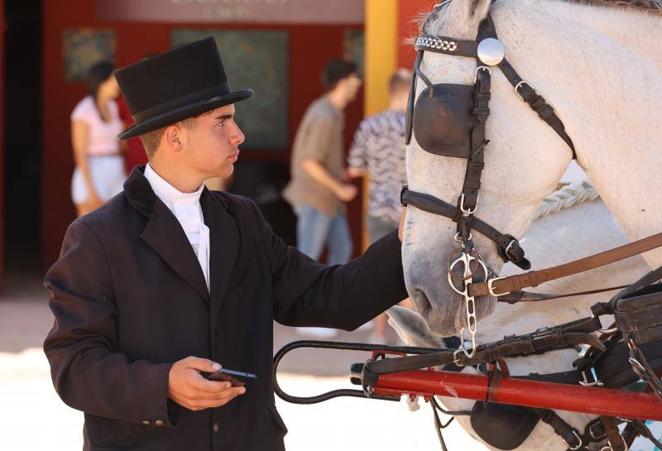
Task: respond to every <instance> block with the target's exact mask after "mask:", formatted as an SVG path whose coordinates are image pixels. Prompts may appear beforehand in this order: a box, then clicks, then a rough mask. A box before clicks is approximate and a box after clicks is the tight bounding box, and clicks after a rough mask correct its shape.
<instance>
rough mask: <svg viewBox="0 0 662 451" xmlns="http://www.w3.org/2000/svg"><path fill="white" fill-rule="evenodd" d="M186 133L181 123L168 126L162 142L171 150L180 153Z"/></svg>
mask: <svg viewBox="0 0 662 451" xmlns="http://www.w3.org/2000/svg"><path fill="white" fill-rule="evenodd" d="M184 133H185V132H184V130H183V127H182V126H181V125H180V124H179V123H177V124H172V125H168V126H167V127H166V129H165V131H164V132H163V138H162V140H163V141H164V143H165V144H166V146H168V147H169V148H171V149H173V150H176V151H179V150H182V148H183V145H182V143H183V142H184V136H183V134H184Z"/></svg>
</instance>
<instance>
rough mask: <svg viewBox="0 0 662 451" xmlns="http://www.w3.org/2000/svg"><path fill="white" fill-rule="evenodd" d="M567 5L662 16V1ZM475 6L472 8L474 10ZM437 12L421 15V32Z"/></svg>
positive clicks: (596, 0)
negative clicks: (633, 10)
mask: <svg viewBox="0 0 662 451" xmlns="http://www.w3.org/2000/svg"><path fill="white" fill-rule="evenodd" d="M495 1H507V0H492V2H495ZM562 1H565V2H567V3H576V4H578V5H590V6H600V7H608V8H614V9H616V8H620V9H623V10H629V9H635V10H639V11H645V12H648V13H651V14H655V15H662V0H562ZM476 4H477V0H473V5H476ZM474 7H475V6H472V9H474ZM436 15H437V12H435V11H433V12H432V13H429V12H424V13H421V14H420V15H419V16H418V17H417V18H416V19H415V20H416V21H417V22H418V25H419V28H420V30H421V31H424V30H423V27H424V26H425V24H426V22H428V21H433V20H434V19H435V16H436Z"/></svg>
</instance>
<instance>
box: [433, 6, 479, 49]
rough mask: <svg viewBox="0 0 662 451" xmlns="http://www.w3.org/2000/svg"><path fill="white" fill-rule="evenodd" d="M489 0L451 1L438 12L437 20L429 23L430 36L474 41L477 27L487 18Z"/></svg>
mask: <svg viewBox="0 0 662 451" xmlns="http://www.w3.org/2000/svg"><path fill="white" fill-rule="evenodd" d="M491 3H492V1H491V0H452V1H451V2H450V3H448V4H446V5H445V6H444V7H443V8H441V9H440V10H439V19H438V20H435V19H434V18H433V19H432V20H431V21H430V22H431V23H430V27H429V28H430V29H429V30H428V32H429V33H431V34H436V35H443V36H452V37H454V38H457V39H474V38H475V37H476V33H477V32H478V25H479V24H480V23H481V22H482V20H483V19H484V18H485V17H487V14H488V13H489V11H490V5H491Z"/></svg>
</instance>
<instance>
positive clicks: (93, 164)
mask: <svg viewBox="0 0 662 451" xmlns="http://www.w3.org/2000/svg"><path fill="white" fill-rule="evenodd" d="M113 71H114V67H113V65H112V64H110V63H107V62H101V63H97V64H95V65H94V66H92V67H91V68H90V70H89V71H88V73H87V77H86V80H85V84H86V85H87V91H88V95H87V96H86V97H85V98H84V99H83V100H81V101H80V102H78V105H76V108H74V110H73V112H72V113H71V143H72V147H73V151H74V161H75V163H76V169H75V170H74V175H73V178H72V180H71V197H72V199H73V201H74V204H76V210H77V212H78V216H82V215H84V214H87V213H89V212H91V211H92V210H95V209H96V208H98V207H100V206H101V205H102V204H103V203H104V202H105V201H107V200H108V199H110V198H111V197H113V196H114V195H115V194H117V193H119V192H120V191H122V185H123V183H124V179H125V178H126V173H125V172H124V162H123V159H122V155H121V152H120V144H119V141H118V139H117V135H118V134H119V133H120V132H121V131H122V121H121V119H120V116H119V109H118V107H117V103H116V102H115V100H114V99H115V98H116V97H117V96H118V95H119V87H118V85H117V82H116V81H115V76H114V75H113Z"/></svg>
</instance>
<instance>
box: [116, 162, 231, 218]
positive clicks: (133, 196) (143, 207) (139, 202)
mask: <svg viewBox="0 0 662 451" xmlns="http://www.w3.org/2000/svg"><path fill="white" fill-rule="evenodd" d="M124 193H125V194H126V197H127V199H128V201H129V204H130V205H131V206H132V207H133V208H135V209H136V210H137V211H138V212H140V213H142V214H143V215H145V216H151V215H152V212H153V211H154V204H156V203H157V200H159V199H158V197H157V196H156V194H155V193H154V190H153V189H152V186H151V185H150V184H149V181H148V180H147V179H146V178H145V166H144V165H143V166H136V167H135V168H133V171H131V174H130V175H129V177H128V178H127V179H126V181H125V182H124ZM207 195H209V193H208V190H207V188H203V190H202V194H201V197H204V196H207ZM214 200H215V201H218V202H220V203H221V204H222V205H223V207H225V208H226V209H227V208H228V207H229V204H228V201H227V199H225V198H224V197H222V196H214ZM159 202H160V200H159Z"/></svg>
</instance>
